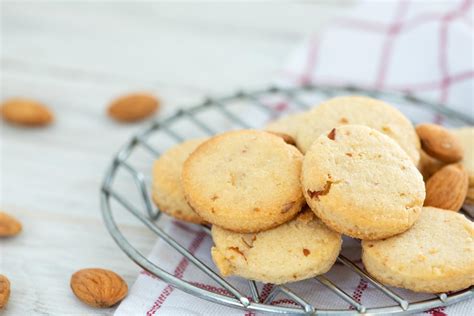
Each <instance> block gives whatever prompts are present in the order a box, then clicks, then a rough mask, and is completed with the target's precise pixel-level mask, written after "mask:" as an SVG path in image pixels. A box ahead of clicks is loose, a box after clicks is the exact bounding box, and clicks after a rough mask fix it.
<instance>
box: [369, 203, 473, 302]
mask: <svg viewBox="0 0 474 316" xmlns="http://www.w3.org/2000/svg"><path fill="white" fill-rule="evenodd" d="M362 261H363V263H364V266H365V268H366V269H367V271H368V272H369V274H370V275H372V276H373V277H374V278H375V279H377V280H378V281H380V282H381V283H383V284H385V285H390V286H397V287H401V288H405V289H409V290H412V291H415V292H425V293H443V292H448V291H458V290H462V289H465V288H468V287H469V286H471V285H473V284H474V224H473V223H472V222H471V221H470V220H468V219H467V218H466V217H464V216H463V215H461V214H457V213H454V212H448V211H446V210H442V209H438V208H434V207H424V208H423V210H422V212H421V216H420V219H419V220H418V221H417V222H416V223H415V225H413V227H412V228H410V229H409V230H408V231H406V232H404V233H403V234H400V235H397V236H393V237H390V238H387V239H383V240H375V241H365V240H364V241H363V242H362Z"/></svg>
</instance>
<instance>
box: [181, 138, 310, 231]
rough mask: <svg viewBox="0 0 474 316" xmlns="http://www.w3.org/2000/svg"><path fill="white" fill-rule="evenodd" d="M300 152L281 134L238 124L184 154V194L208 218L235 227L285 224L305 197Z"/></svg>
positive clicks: (246, 228)
mask: <svg viewBox="0 0 474 316" xmlns="http://www.w3.org/2000/svg"><path fill="white" fill-rule="evenodd" d="M302 158H303V157H302V154H301V153H300V152H299V151H298V149H296V148H295V147H294V146H291V145H288V144H286V143H285V142H284V141H283V139H282V138H281V137H279V136H276V135H273V134H270V133H267V132H264V131H257V130H240V131H232V132H226V133H223V134H220V135H217V136H214V137H212V138H210V139H209V140H207V141H206V142H204V143H203V144H202V145H200V146H199V147H198V148H197V149H196V150H195V151H194V152H193V153H192V154H191V155H190V156H189V158H188V159H187V160H186V162H185V163H184V167H183V173H182V184H183V189H184V193H185V197H186V200H187V201H188V203H189V204H190V205H191V207H192V208H193V210H194V211H195V212H196V213H198V214H199V216H201V217H202V218H203V219H204V220H205V221H207V222H209V223H211V224H213V225H218V226H220V227H223V228H225V229H228V230H232V231H236V232H245V233H250V232H259V231H262V230H266V229H270V228H273V227H275V226H278V225H280V224H283V223H285V222H287V221H289V220H290V219H292V218H293V217H295V215H296V214H297V213H298V212H299V211H300V210H301V207H302V205H303V203H304V198H303V193H302V192H301V185H300V181H299V178H300V173H301V162H302Z"/></svg>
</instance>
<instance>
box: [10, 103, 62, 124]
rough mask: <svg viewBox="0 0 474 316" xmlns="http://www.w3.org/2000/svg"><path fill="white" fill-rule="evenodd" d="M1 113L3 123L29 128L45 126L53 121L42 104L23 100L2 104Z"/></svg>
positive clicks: (51, 115) (50, 114) (49, 112)
mask: <svg viewBox="0 0 474 316" xmlns="http://www.w3.org/2000/svg"><path fill="white" fill-rule="evenodd" d="M1 112H2V116H3V119H4V120H5V121H7V122H10V123H12V124H17V125H23V126H29V127H34V126H45V125H48V124H50V123H51V122H53V120H54V116H53V114H52V113H51V111H50V110H49V109H48V108H47V107H46V106H45V105H44V104H42V103H40V102H38V101H35V100H30V99H24V98H14V99H10V100H7V101H5V102H3V104H2V107H1Z"/></svg>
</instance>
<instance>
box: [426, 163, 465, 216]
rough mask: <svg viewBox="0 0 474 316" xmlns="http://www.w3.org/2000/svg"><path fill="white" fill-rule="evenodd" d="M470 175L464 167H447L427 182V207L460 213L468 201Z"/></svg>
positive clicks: (457, 165) (458, 165)
mask: <svg viewBox="0 0 474 316" xmlns="http://www.w3.org/2000/svg"><path fill="white" fill-rule="evenodd" d="M468 186H469V175H468V173H467V172H466V170H464V168H463V167H462V165H460V164H453V165H447V166H445V167H443V168H441V169H440V170H439V171H437V172H436V173H435V174H434V175H433V176H432V177H431V178H429V180H428V181H427V182H426V199H425V206H434V207H438V208H442V209H445V210H451V211H455V212H457V211H459V210H460V209H461V206H462V204H463V202H464V200H465V199H466V195H467V189H468Z"/></svg>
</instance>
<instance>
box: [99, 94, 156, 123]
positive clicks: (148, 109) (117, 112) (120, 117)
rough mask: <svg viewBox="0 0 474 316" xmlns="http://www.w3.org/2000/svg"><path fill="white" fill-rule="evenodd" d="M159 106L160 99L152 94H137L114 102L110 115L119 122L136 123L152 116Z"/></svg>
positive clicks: (109, 109) (110, 106)
mask: <svg viewBox="0 0 474 316" xmlns="http://www.w3.org/2000/svg"><path fill="white" fill-rule="evenodd" d="M158 106H159V101H158V99H157V98H155V97H154V96H152V95H151V94H146V93H135V94H130V95H126V96H122V97H120V98H118V99H116V100H114V101H113V102H112V103H111V104H110V105H109V108H108V113H109V115H110V116H111V117H112V118H114V119H115V120H117V121H120V122H135V121H139V120H142V119H144V118H147V117H149V116H151V115H152V114H153V113H155V112H156V110H157V109H158Z"/></svg>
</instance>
